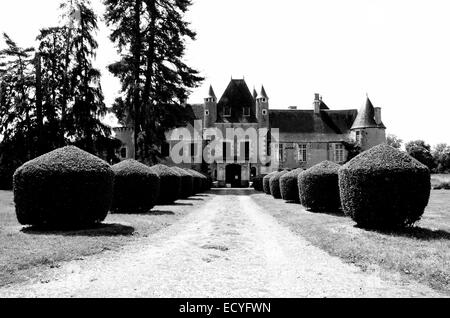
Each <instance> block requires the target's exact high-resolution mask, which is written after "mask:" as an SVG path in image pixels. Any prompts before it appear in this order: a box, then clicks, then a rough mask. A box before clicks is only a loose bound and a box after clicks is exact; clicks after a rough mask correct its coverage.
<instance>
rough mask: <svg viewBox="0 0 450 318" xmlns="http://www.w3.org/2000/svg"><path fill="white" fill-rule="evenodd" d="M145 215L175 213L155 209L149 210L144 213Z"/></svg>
mask: <svg viewBox="0 0 450 318" xmlns="http://www.w3.org/2000/svg"><path fill="white" fill-rule="evenodd" d="M145 215H175V213H174V212H172V211H161V210H155V211H150V212H148V213H146V214H145Z"/></svg>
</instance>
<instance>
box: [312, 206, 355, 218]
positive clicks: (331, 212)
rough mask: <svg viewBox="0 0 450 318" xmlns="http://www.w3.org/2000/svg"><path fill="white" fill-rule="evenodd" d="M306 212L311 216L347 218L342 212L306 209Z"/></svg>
mask: <svg viewBox="0 0 450 318" xmlns="http://www.w3.org/2000/svg"><path fill="white" fill-rule="evenodd" d="M305 210H306V212H309V213H313V214H325V215H331V216H336V217H339V218H347V216H346V215H345V213H344V212H342V211H340V210H338V211H324V210H310V209H306V208H305Z"/></svg>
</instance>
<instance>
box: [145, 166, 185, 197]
mask: <svg viewBox="0 0 450 318" xmlns="http://www.w3.org/2000/svg"><path fill="white" fill-rule="evenodd" d="M150 169H151V171H153V172H155V173H156V174H157V175H158V176H159V181H160V188H159V189H160V190H159V197H158V201H157V202H158V203H157V204H159V205H167V204H173V203H174V202H175V201H177V200H178V199H179V198H180V192H181V176H180V174H179V173H178V172H176V171H175V170H173V169H171V168H169V167H167V166H165V165H162V164H158V165H154V166H153V167H150Z"/></svg>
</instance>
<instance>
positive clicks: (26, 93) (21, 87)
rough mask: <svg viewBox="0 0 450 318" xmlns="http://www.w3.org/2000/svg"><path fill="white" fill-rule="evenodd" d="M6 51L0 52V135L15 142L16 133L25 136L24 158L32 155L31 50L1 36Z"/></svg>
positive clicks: (32, 77) (32, 83) (32, 88)
mask: <svg viewBox="0 0 450 318" xmlns="http://www.w3.org/2000/svg"><path fill="white" fill-rule="evenodd" d="M3 37H4V40H5V43H6V45H7V48H6V49H4V50H2V51H0V65H1V68H2V72H1V73H2V78H1V79H0V82H2V87H3V88H2V97H1V105H0V120H1V122H0V129H1V130H0V134H1V135H3V138H4V139H6V140H8V139H11V140H12V139H14V137H15V136H16V134H20V135H22V136H23V137H24V140H23V141H24V144H23V149H24V151H25V153H26V158H27V159H29V158H31V157H32V155H33V153H34V150H33V149H34V148H33V117H34V116H35V111H34V107H33V103H34V100H33V91H34V85H35V83H34V82H35V80H34V74H33V71H32V66H33V55H32V52H33V51H34V49H33V48H21V47H19V46H18V45H17V43H16V42H14V41H13V40H12V39H11V38H10V37H9V36H8V35H7V34H3Z"/></svg>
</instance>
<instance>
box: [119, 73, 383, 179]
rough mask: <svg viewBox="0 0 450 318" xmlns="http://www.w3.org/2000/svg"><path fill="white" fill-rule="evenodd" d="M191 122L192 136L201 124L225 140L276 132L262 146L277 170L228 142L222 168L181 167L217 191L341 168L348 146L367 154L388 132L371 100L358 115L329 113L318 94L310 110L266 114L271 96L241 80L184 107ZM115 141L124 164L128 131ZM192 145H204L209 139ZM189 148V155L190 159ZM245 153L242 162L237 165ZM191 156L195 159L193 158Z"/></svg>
mask: <svg viewBox="0 0 450 318" xmlns="http://www.w3.org/2000/svg"><path fill="white" fill-rule="evenodd" d="M185 110H186V112H188V114H189V115H190V118H191V119H192V122H191V123H190V124H189V125H188V127H186V128H188V129H189V130H190V131H193V130H194V121H196V120H197V121H201V122H202V123H203V129H208V128H216V129H218V130H220V131H221V132H222V133H223V136H226V133H225V130H226V129H227V128H242V129H243V130H247V129H248V128H255V129H268V130H270V129H274V128H278V129H279V141H278V142H277V143H272V142H271V140H270V139H265V140H264V147H267V152H269V153H270V152H271V151H275V155H276V156H277V157H276V158H277V160H278V162H277V164H276V165H274V164H262V163H251V162H250V160H249V156H250V153H249V152H250V147H249V145H248V141H247V140H226V141H224V145H223V157H224V160H225V159H227V160H226V162H224V160H223V161H221V162H214V163H212V164H206V165H205V164H182V165H181V166H184V167H189V168H194V169H196V170H199V171H202V172H205V173H208V174H210V175H211V176H212V177H213V179H214V180H215V181H218V184H219V186H227V185H231V186H233V187H240V186H244V187H245V186H248V183H249V180H250V179H251V177H252V176H255V175H257V174H268V173H270V172H272V171H275V170H277V169H280V168H281V169H284V168H286V169H296V168H304V169H307V168H309V167H311V166H313V165H315V164H317V163H320V162H322V161H324V160H331V161H334V162H337V163H343V162H345V161H346V160H347V155H348V150H347V145H348V144H349V143H351V142H356V143H357V144H359V146H360V147H361V149H362V150H367V149H370V148H371V147H373V146H376V145H378V144H381V143H385V142H386V127H385V126H384V124H383V122H382V120H381V108H376V107H374V106H373V105H372V103H371V101H370V100H369V98H367V101H366V103H365V106H364V107H362V108H361V109H360V110H357V109H348V110H332V109H330V108H329V107H328V106H327V105H326V104H325V102H324V101H323V100H322V97H321V96H320V95H319V94H315V98H314V102H313V107H312V108H311V109H306V110H305V109H297V108H296V107H290V108H289V109H285V110H278V109H270V107H269V96H268V95H267V93H266V91H265V89H264V87H262V88H261V90H260V92H259V93H258V92H256V90H253V93H252V92H250V90H249V88H248V86H247V84H246V82H245V80H241V79H232V80H231V82H230V83H229V85H228V87H227V88H226V90H225V92H224V93H223V95H222V97H221V98H220V99H217V97H216V95H215V93H214V90H213V88H212V87H210V89H209V92H208V94H207V96H206V97H205V99H204V102H203V104H194V105H185ZM115 133H116V138H118V139H120V140H121V141H122V143H123V148H122V149H121V151H120V157H121V158H122V159H128V158H132V157H133V154H134V145H133V130H132V128H126V127H125V128H116V129H115ZM173 135H174V134H172V132H167V142H168V144H167V145H166V146H165V147H163V148H164V149H162V152H163V153H164V155H167V159H166V160H165V161H164V162H163V163H165V164H167V165H174V163H173V162H172V161H171V159H170V158H169V153H170V149H171V148H172V147H173V146H174V145H175V144H177V143H179V142H180V139H179V138H174V137H173ZM197 138H201V140H191V141H192V142H193V143H194V142H197V143H200V144H202V145H205V144H206V143H208V138H206V140H203V137H202V136H201V135H200V137H197ZM194 151H195V150H194V147H192V153H194ZM241 151H244V152H245V156H244V160H243V161H242V160H237V156H238V154H239V153H240V152H241ZM192 155H193V154H192Z"/></svg>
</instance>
